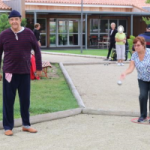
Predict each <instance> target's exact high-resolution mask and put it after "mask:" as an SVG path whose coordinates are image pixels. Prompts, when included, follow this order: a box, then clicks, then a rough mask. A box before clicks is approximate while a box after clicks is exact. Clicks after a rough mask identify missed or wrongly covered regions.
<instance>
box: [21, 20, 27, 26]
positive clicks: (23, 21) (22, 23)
mask: <svg viewBox="0 0 150 150" xmlns="http://www.w3.org/2000/svg"><path fill="white" fill-rule="evenodd" d="M26 25H27V19H25V18H23V19H22V21H21V26H23V27H26Z"/></svg>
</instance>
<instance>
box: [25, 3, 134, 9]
mask: <svg viewBox="0 0 150 150" xmlns="http://www.w3.org/2000/svg"><path fill="white" fill-rule="evenodd" d="M25 5H36V6H37V5H38V6H39V5H40V6H65V7H71V6H72V7H81V4H63V3H59V4H56V3H25ZM83 7H107V8H133V6H128V5H127V6H126V5H88V4H84V6H83Z"/></svg>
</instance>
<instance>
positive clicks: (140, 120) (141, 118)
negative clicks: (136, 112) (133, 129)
mask: <svg viewBox="0 0 150 150" xmlns="http://www.w3.org/2000/svg"><path fill="white" fill-rule="evenodd" d="M145 121H146V118H143V117H140V118H139V119H138V122H145Z"/></svg>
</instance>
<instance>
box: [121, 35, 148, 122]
mask: <svg viewBox="0 0 150 150" xmlns="http://www.w3.org/2000/svg"><path fill="white" fill-rule="evenodd" d="M133 43H134V48H135V52H134V53H133V54H132V57H131V62H130V65H129V67H128V69H127V70H126V71H124V72H123V73H122V74H121V76H120V79H121V80H123V79H124V78H125V77H126V75H128V74H130V73H132V72H133V70H134V68H136V70H137V73H138V84H139V91H140V95H139V102H140V103H139V104H140V117H139V119H138V122H144V121H146V118H147V101H148V95H149V92H150V49H149V48H146V41H145V39H144V38H143V37H140V36H138V37H136V38H135V39H134V41H133ZM149 123H150V120H149Z"/></svg>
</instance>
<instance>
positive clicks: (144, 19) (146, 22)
mask: <svg viewBox="0 0 150 150" xmlns="http://www.w3.org/2000/svg"><path fill="white" fill-rule="evenodd" d="M142 20H143V21H144V22H145V24H146V25H149V24H150V18H149V17H148V18H146V17H142Z"/></svg>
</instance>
